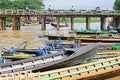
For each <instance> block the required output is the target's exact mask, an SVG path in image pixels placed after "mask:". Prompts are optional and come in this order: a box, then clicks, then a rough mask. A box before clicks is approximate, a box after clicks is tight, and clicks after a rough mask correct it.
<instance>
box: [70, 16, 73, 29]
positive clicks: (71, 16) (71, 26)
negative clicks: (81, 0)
mask: <svg viewBox="0 0 120 80" xmlns="http://www.w3.org/2000/svg"><path fill="white" fill-rule="evenodd" d="M70 19H71V30H74V17H73V16H71V18H70Z"/></svg>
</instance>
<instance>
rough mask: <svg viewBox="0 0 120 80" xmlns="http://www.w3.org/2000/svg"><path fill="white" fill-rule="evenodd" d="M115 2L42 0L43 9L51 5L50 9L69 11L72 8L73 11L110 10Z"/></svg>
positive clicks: (102, 0)
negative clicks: (97, 8) (96, 8)
mask: <svg viewBox="0 0 120 80" xmlns="http://www.w3.org/2000/svg"><path fill="white" fill-rule="evenodd" d="M114 1H115V0H43V3H44V4H45V9H48V6H49V5H51V9H71V6H74V8H75V9H77V10H80V9H87V10H90V9H95V7H97V6H99V7H100V9H104V10H105V9H112V8H113V5H114Z"/></svg>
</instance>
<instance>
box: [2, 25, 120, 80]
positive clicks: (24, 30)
mask: <svg viewBox="0 0 120 80" xmlns="http://www.w3.org/2000/svg"><path fill="white" fill-rule="evenodd" d="M69 25H70V24H69ZM84 26H85V24H84V23H83V24H75V29H84V28H85V27H84ZM99 26H100V25H99V23H93V24H92V29H99ZM69 31H71V30H70V26H69V27H65V28H60V31H57V30H56V28H54V27H52V26H51V25H50V24H47V30H46V31H42V30H41V25H35V26H22V27H21V30H20V31H12V30H11V28H7V30H6V31H0V53H1V50H2V48H6V49H10V48H11V47H15V48H17V47H18V46H20V45H21V44H22V43H23V42H25V41H27V48H28V49H31V48H38V46H43V45H44V43H45V41H46V40H47V38H44V39H40V38H38V35H44V34H47V33H49V34H55V35H56V34H61V33H64V34H66V35H67V34H68V32H69ZM22 47H23V46H21V47H20V48H22ZM118 79H120V76H117V77H114V78H110V79H107V80H118Z"/></svg>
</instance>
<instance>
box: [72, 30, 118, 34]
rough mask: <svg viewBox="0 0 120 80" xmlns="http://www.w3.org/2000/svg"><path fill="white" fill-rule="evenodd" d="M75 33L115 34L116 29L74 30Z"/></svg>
mask: <svg viewBox="0 0 120 80" xmlns="http://www.w3.org/2000/svg"><path fill="white" fill-rule="evenodd" d="M74 32H75V33H76V34H108V33H113V34H116V33H118V31H117V30H109V31H107V30H75V31H74Z"/></svg>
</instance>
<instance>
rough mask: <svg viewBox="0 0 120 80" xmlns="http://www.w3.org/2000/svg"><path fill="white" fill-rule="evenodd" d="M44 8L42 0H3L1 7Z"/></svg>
mask: <svg viewBox="0 0 120 80" xmlns="http://www.w3.org/2000/svg"><path fill="white" fill-rule="evenodd" d="M26 7H28V8H29V9H42V7H44V4H43V1H42V0H3V1H2V2H1V5H0V9H25V8H26Z"/></svg>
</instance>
